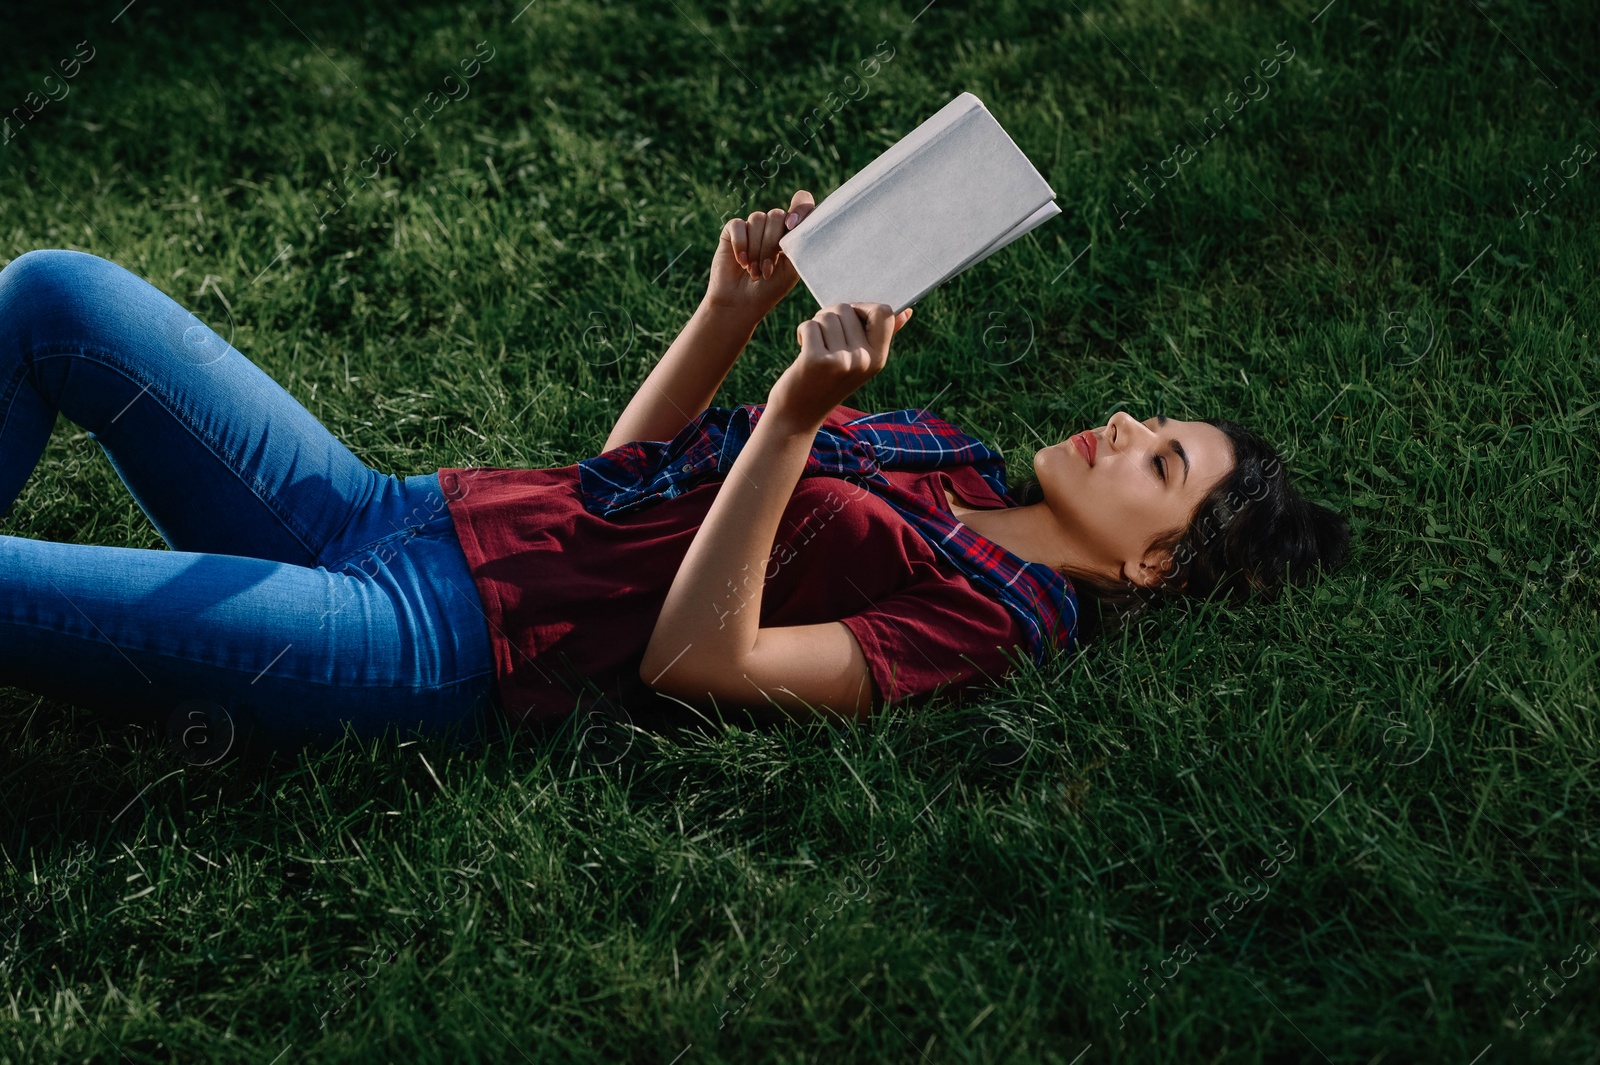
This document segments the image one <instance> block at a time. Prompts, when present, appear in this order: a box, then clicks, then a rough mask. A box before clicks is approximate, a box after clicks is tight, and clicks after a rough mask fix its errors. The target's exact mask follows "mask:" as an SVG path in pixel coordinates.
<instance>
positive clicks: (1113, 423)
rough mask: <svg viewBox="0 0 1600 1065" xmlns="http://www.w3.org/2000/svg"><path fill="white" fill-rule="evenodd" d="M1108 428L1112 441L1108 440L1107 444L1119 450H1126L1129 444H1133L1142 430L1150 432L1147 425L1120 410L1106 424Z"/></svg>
mask: <svg viewBox="0 0 1600 1065" xmlns="http://www.w3.org/2000/svg"><path fill="white" fill-rule="evenodd" d="M1106 428H1107V429H1108V430H1109V432H1108V434H1107V435H1108V436H1109V437H1110V439H1109V440H1107V443H1109V444H1113V445H1115V446H1116V447H1117V449H1118V450H1121V449H1122V448H1125V447H1127V446H1128V445H1129V444H1131V443H1133V441H1134V439H1135V436H1136V434H1137V433H1138V431H1139V430H1140V429H1143V430H1144V431H1145V432H1149V431H1150V427H1149V426H1147V425H1145V424H1144V423H1143V422H1141V421H1138V420H1137V419H1135V418H1134V416H1133V415H1131V414H1129V413H1128V412H1127V411H1125V410H1119V411H1117V413H1115V414H1113V415H1112V416H1111V420H1110V421H1109V422H1107V423H1106Z"/></svg>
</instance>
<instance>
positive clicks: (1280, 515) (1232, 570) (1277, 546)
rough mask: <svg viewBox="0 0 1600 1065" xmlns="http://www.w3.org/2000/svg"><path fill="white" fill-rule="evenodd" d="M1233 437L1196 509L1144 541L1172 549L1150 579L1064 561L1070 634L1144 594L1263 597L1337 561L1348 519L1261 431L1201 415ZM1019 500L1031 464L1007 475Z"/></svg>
mask: <svg viewBox="0 0 1600 1065" xmlns="http://www.w3.org/2000/svg"><path fill="white" fill-rule="evenodd" d="M1203 420H1204V421H1205V422H1206V424H1207V425H1214V426H1216V427H1217V428H1218V429H1220V430H1222V432H1223V433H1224V434H1225V435H1226V436H1227V437H1228V440H1229V442H1230V443H1231V444H1232V445H1233V458H1234V466H1233V470H1232V471H1231V472H1229V474H1228V475H1227V476H1226V477H1224V478H1223V479H1222V480H1221V481H1220V482H1219V483H1218V484H1217V486H1216V487H1215V488H1213V489H1212V490H1211V491H1210V492H1209V493H1207V495H1206V497H1205V498H1204V499H1202V500H1201V501H1200V505H1199V507H1197V508H1196V510H1195V516H1194V519H1193V520H1192V521H1191V522H1190V523H1189V525H1188V527H1187V528H1181V529H1174V530H1172V531H1171V532H1169V533H1166V534H1164V535H1161V536H1158V537H1156V538H1155V539H1154V540H1152V541H1151V543H1150V544H1149V548H1148V549H1150V550H1156V551H1161V550H1170V551H1171V552H1172V556H1171V562H1170V564H1169V565H1168V566H1167V567H1166V569H1165V571H1164V572H1163V573H1162V574H1160V576H1161V578H1162V579H1161V580H1160V581H1159V582H1158V583H1157V584H1156V585H1155V587H1153V588H1144V587H1141V586H1140V585H1137V584H1135V583H1134V582H1132V581H1130V580H1128V579H1127V578H1122V579H1121V580H1119V581H1115V582H1108V581H1107V580H1106V578H1105V577H1104V576H1103V575H1100V574H1094V573H1088V572H1080V571H1077V570H1075V569H1074V568H1072V567H1067V568H1064V569H1062V570H1061V571H1060V572H1061V574H1062V576H1064V577H1066V578H1067V579H1068V580H1070V581H1071V582H1072V585H1073V588H1074V589H1075V590H1076V591H1077V593H1078V640H1079V642H1080V643H1089V642H1091V641H1093V640H1095V639H1097V638H1098V637H1099V636H1101V635H1102V634H1104V633H1106V632H1109V631H1112V630H1113V629H1115V628H1117V627H1120V626H1121V625H1122V624H1124V623H1126V622H1127V621H1129V620H1131V619H1132V618H1134V617H1137V616H1139V615H1140V614H1143V613H1144V612H1145V610H1146V609H1148V608H1149V606H1150V605H1151V604H1152V603H1155V602H1159V601H1161V600H1164V599H1174V598H1178V597H1180V596H1189V597H1198V598H1205V597H1206V596H1209V595H1211V594H1212V593H1213V592H1220V593H1221V596H1222V598H1224V599H1226V600H1227V601H1229V602H1232V603H1236V604H1237V603H1243V602H1247V601H1249V600H1250V599H1252V598H1258V599H1262V600H1265V601H1268V602H1271V601H1273V600H1274V599H1276V598H1277V595H1278V592H1279V591H1280V590H1281V589H1282V588H1283V587H1284V586H1285V585H1286V584H1292V585H1299V584H1304V583H1305V582H1306V581H1308V580H1310V579H1311V577H1312V575H1313V574H1314V573H1315V572H1317V571H1318V570H1320V571H1323V572H1329V573H1331V572H1333V571H1334V570H1337V569H1338V568H1339V567H1341V566H1342V565H1344V562H1345V558H1346V555H1347V554H1348V551H1349V544H1350V527H1349V522H1348V521H1346V520H1345V518H1344V517H1343V516H1342V515H1340V514H1338V513H1337V512H1335V511H1332V510H1329V509H1328V508H1327V507H1324V506H1321V505H1320V504H1317V503H1313V502H1311V501H1310V500H1308V499H1306V498H1305V497H1304V496H1302V495H1301V494H1300V493H1299V492H1298V491H1296V490H1295V488H1294V486H1293V485H1291V484H1290V483H1289V478H1288V475H1287V473H1286V471H1285V470H1284V465H1283V460H1282V458H1280V457H1279V455H1278V453H1277V452H1276V451H1274V450H1273V449H1272V447H1271V445H1269V444H1268V443H1267V442H1266V441H1265V440H1263V439H1261V437H1259V436H1257V435H1256V434H1255V433H1253V432H1251V431H1250V430H1249V429H1246V428H1245V427H1244V426H1242V425H1239V424H1237V423H1235V422H1230V421H1227V420H1225V419H1220V418H1219V419H1203ZM1008 487H1009V489H1010V494H1011V497H1012V498H1013V499H1015V500H1016V501H1017V503H1018V504H1019V505H1023V506H1026V505H1028V504H1030V503H1038V502H1041V501H1042V500H1043V499H1044V493H1043V491H1042V490H1041V489H1040V487H1039V482H1038V479H1037V478H1036V477H1034V476H1033V474H1032V473H1028V474H1026V475H1024V476H1022V477H1019V478H1018V479H1017V482H1016V483H1015V484H1014V485H1008Z"/></svg>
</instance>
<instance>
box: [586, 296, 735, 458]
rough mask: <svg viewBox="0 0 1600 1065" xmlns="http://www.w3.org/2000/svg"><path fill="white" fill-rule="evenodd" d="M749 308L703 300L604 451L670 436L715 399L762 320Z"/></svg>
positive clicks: (635, 397)
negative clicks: (754, 316) (744, 308)
mask: <svg viewBox="0 0 1600 1065" xmlns="http://www.w3.org/2000/svg"><path fill="white" fill-rule="evenodd" d="M760 322H761V319H760V318H759V317H756V318H753V319H752V318H751V316H750V312H748V311H740V310H738V309H735V308H725V307H722V306H719V305H717V304H714V303H712V302H711V300H710V297H709V296H708V297H706V298H705V299H702V300H701V301H700V306H698V307H696V308H695V312H694V316H693V317H691V318H690V319H689V323H688V324H687V325H685V326H684V327H683V332H681V333H679V334H678V339H676V340H674V341H673V342H672V346H671V347H670V348H668V349H667V353H666V354H665V355H663V356H661V361H660V362H658V363H656V364H655V367H654V368H652V369H651V371H650V375H649V376H648V377H646V378H645V379H644V383H643V384H641V385H640V386H639V390H638V391H637V392H635V393H634V394H633V399H632V400H630V401H629V402H628V405H627V407H626V408H624V409H623V411H622V415H621V417H619V418H618V419H617V424H616V425H615V426H613V427H612V429H611V435H610V436H608V437H607V438H606V446H605V449H604V450H606V451H610V450H611V449H612V448H614V447H617V446H618V445H620V444H626V443H628V442H629V441H631V440H671V439H672V438H673V437H674V436H676V435H677V433H678V430H680V429H682V428H683V427H684V426H685V425H688V424H689V423H690V422H691V421H693V420H694V419H695V418H697V417H698V416H699V415H700V412H701V411H704V410H705V409H706V408H707V407H708V406H710V405H711V398H712V397H713V396H715V395H716V394H717V389H719V388H721V387H722V381H723V379H724V378H726V377H727V376H728V371H729V370H730V369H732V368H733V363H734V360H735V359H737V358H738V357H739V353H740V352H741V351H743V350H744V346H745V345H746V344H748V343H749V342H750V338H751V336H753V335H754V334H755V331H756V326H757V325H759V324H760Z"/></svg>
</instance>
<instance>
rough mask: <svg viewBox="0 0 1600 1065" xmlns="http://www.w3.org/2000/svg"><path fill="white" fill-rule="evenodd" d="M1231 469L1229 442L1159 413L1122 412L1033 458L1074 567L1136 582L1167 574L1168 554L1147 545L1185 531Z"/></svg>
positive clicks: (1213, 430)
mask: <svg viewBox="0 0 1600 1065" xmlns="http://www.w3.org/2000/svg"><path fill="white" fill-rule="evenodd" d="M1233 466H1234V457H1233V443H1232V441H1230V440H1229V439H1228V437H1227V435H1226V434H1224V433H1223V431H1222V430H1221V429H1218V428H1217V427H1216V426H1214V425H1209V424H1207V423H1206V422H1181V421H1177V420H1176V419H1173V418H1167V417H1165V416H1164V415H1160V414H1158V415H1156V416H1155V417H1153V418H1149V419H1147V420H1145V421H1143V422H1138V421H1134V419H1133V417H1132V416H1131V415H1129V414H1126V413H1124V412H1122V411H1118V412H1117V413H1116V414H1113V415H1112V416H1111V420H1110V421H1109V422H1107V423H1106V425H1105V427H1104V428H1101V429H1087V430H1084V432H1082V433H1079V434H1077V435H1075V436H1071V437H1068V438H1067V439H1066V440H1063V441H1062V442H1061V443H1059V444H1056V445H1054V446H1052V447H1047V448H1042V449H1040V450H1039V451H1038V453H1036V454H1035V455H1034V456H1033V469H1034V474H1035V476H1037V477H1038V478H1039V486H1040V488H1042V489H1043V490H1044V502H1045V505H1046V506H1048V507H1049V508H1050V512H1051V514H1052V515H1053V516H1054V517H1055V519H1056V521H1057V522H1058V523H1059V525H1060V527H1061V531H1062V534H1063V535H1064V536H1066V537H1067V538H1068V539H1069V542H1071V543H1072V544H1073V545H1074V548H1075V553H1076V554H1077V555H1078V556H1079V558H1080V559H1081V560H1082V562H1081V563H1080V564H1083V563H1087V565H1088V567H1089V568H1090V569H1093V570H1097V571H1100V572H1103V573H1105V574H1107V575H1111V574H1118V573H1119V574H1121V575H1122V576H1124V577H1127V578H1128V579H1130V580H1132V581H1134V582H1136V583H1138V584H1151V583H1154V581H1155V580H1157V579H1159V577H1160V576H1161V575H1162V574H1163V570H1164V568H1167V569H1170V563H1169V559H1170V555H1166V554H1163V555H1160V556H1154V557H1152V556H1147V555H1146V554H1145V548H1146V547H1147V546H1148V545H1149V543H1150V541H1151V540H1153V539H1155V538H1156V537H1158V536H1161V535H1163V534H1165V533H1169V532H1172V531H1173V530H1175V529H1184V528H1187V527H1188V526H1189V523H1190V522H1191V521H1192V520H1193V519H1194V515H1195V513H1196V511H1197V510H1198V509H1199V507H1200V501H1201V500H1202V499H1204V498H1205V497H1206V494H1207V493H1209V492H1210V491H1211V490H1212V489H1213V488H1214V487H1216V486H1217V484H1219V483H1220V482H1221V481H1222V479H1223V478H1224V477H1225V476H1227V475H1228V473H1230V472H1231V471H1232V470H1233ZM1141 562H1142V563H1145V566H1146V568H1144V569H1142V570H1141V569H1140V563H1141Z"/></svg>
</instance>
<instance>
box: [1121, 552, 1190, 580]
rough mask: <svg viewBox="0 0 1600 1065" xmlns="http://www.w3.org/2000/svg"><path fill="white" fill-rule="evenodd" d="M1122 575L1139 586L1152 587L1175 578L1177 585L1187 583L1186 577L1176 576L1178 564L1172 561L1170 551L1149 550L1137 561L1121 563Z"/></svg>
mask: <svg viewBox="0 0 1600 1065" xmlns="http://www.w3.org/2000/svg"><path fill="white" fill-rule="evenodd" d="M1123 575H1124V576H1126V577H1127V578H1128V579H1129V580H1131V581H1132V582H1133V583H1134V584H1136V585H1138V586H1139V587H1141V588H1151V589H1154V588H1156V587H1158V586H1160V585H1162V584H1165V583H1167V582H1168V581H1171V580H1173V579H1174V578H1177V587H1179V588H1182V587H1184V586H1185V585H1186V584H1188V583H1189V582H1188V578H1186V577H1182V578H1180V577H1179V576H1178V566H1177V565H1176V564H1175V563H1174V562H1173V556H1172V551H1171V550H1170V549H1169V550H1164V551H1149V552H1146V554H1145V556H1144V557H1143V558H1141V559H1140V560H1139V561H1138V562H1128V563H1124V564H1123Z"/></svg>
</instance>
